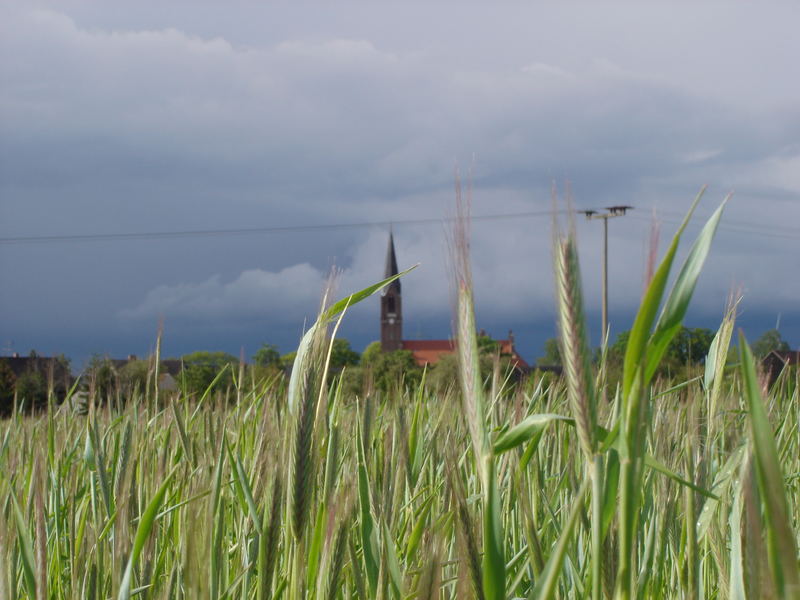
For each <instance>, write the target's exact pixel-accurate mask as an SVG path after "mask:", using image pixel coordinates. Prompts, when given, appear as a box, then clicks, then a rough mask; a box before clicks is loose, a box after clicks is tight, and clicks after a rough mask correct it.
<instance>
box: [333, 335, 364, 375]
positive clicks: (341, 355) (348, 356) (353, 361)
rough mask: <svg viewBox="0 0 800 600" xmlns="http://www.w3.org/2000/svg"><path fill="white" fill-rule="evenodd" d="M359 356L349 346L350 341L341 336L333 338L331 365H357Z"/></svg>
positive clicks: (337, 366) (338, 366)
mask: <svg viewBox="0 0 800 600" xmlns="http://www.w3.org/2000/svg"><path fill="white" fill-rule="evenodd" d="M360 359H361V356H360V355H359V354H358V352H356V351H355V350H353V349H352V348H351V347H350V342H348V341H347V340H345V339H342V338H336V339H335V340H333V347H332V348H331V367H334V368H341V367H347V366H353V365H357V364H358V361H359V360H360Z"/></svg>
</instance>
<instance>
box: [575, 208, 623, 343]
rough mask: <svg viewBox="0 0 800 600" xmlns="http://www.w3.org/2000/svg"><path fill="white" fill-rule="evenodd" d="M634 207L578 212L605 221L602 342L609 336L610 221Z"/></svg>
mask: <svg viewBox="0 0 800 600" xmlns="http://www.w3.org/2000/svg"><path fill="white" fill-rule="evenodd" d="M631 209H633V206H621V205H620V206H606V207H605V209H604V210H605V212H600V211H597V210H581V211H578V212H581V213H583V214H584V215H586V219H587V220H590V221H591V220H593V219H602V220H603V312H602V314H603V333H602V335H601V336H600V342H601V343H602V342H604V341H605V339H606V336H607V335H608V220H609V219H613V218H614V217H622V216H625V213H627V212H628V211H629V210H631Z"/></svg>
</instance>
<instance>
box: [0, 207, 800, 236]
mask: <svg viewBox="0 0 800 600" xmlns="http://www.w3.org/2000/svg"><path fill="white" fill-rule="evenodd" d="M555 212H556V213H565V212H567V211H564V210H560V211H555ZM667 212H670V211H667ZM553 214H554V211H552V210H540V211H525V212H517V213H504V214H490V215H477V216H473V217H472V219H473V220H474V221H499V220H506V219H524V218H535V217H552V216H553ZM662 214H663V213H662ZM673 214H674V215H675V216H672V215H669V214H668V215H667V216H666V217H660V220H662V221H665V222H677V223H680V221H681V217H679V216H678V213H673ZM631 216H632V217H633V218H634V219H636V220H640V221H646V220H651V217H648V216H646V215H645V214H642V213H639V214H636V215H631ZM657 218H658V217H657ZM449 221H452V218H448V217H443V218H437V219H434V218H426V219H400V220H392V221H363V222H350V223H328V224H319V225H288V226H279V227H249V228H244V227H241V228H231V229H196V230H187V231H147V232H132V233H88V234H75V235H38V236H15V237H0V245H2V244H5V245H13V244H49V243H74V242H103V241H137V240H160V239H181V238H198V237H216V236H235V235H239V236H245V235H271V234H279V233H301V232H313V231H332V230H337V229H357V228H364V227H389V226H390V225H394V226H400V227H402V226H404V225H430V224H440V223H443V222H449ZM719 227H720V229H723V230H726V231H731V232H735V233H744V234H752V235H760V236H766V237H773V238H783V239H791V240H797V239H798V238H800V229H797V228H793V227H785V226H774V227H773V226H768V225H765V226H763V227H762V228H758V226H754V225H753V224H752V223H746V222H744V221H730V220H727V219H723V221H722V222H721V223H720V226H719Z"/></svg>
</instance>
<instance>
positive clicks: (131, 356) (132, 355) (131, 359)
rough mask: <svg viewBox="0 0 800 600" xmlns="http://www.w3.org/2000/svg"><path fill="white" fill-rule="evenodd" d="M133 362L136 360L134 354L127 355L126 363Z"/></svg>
mask: <svg viewBox="0 0 800 600" xmlns="http://www.w3.org/2000/svg"><path fill="white" fill-rule="evenodd" d="M134 360H136V355H135V354H128V362H131V361H134Z"/></svg>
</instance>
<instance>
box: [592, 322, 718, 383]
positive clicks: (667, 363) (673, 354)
mask: <svg viewBox="0 0 800 600" xmlns="http://www.w3.org/2000/svg"><path fill="white" fill-rule="evenodd" d="M629 335H630V331H623V332H621V333H620V334H619V335H617V339H616V340H615V341H614V343H613V344H612V345H611V347H610V348H609V349H608V369H609V380H610V381H616V380H617V378H618V376H619V375H620V374H621V371H622V364H623V361H624V359H625V349H626V347H627V345H628V337H629ZM713 339H714V332H713V331H711V330H710V329H705V328H702V327H694V328H689V327H683V326H682V327H681V329H680V330H679V331H678V333H677V334H675V337H674V338H673V340H672V342H670V345H669V347H668V348H667V351H666V352H665V353H664V358H663V359H662V361H661V365H660V366H659V369H658V371H657V373H658V374H659V375H662V376H674V375H690V374H691V373H688V372H687V369H689V371H691V370H693V369H694V370H696V367H697V366H699V365H702V364H703V363H704V362H705V359H706V356H707V355H708V350H709V348H710V347H711V342H712V341H713Z"/></svg>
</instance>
